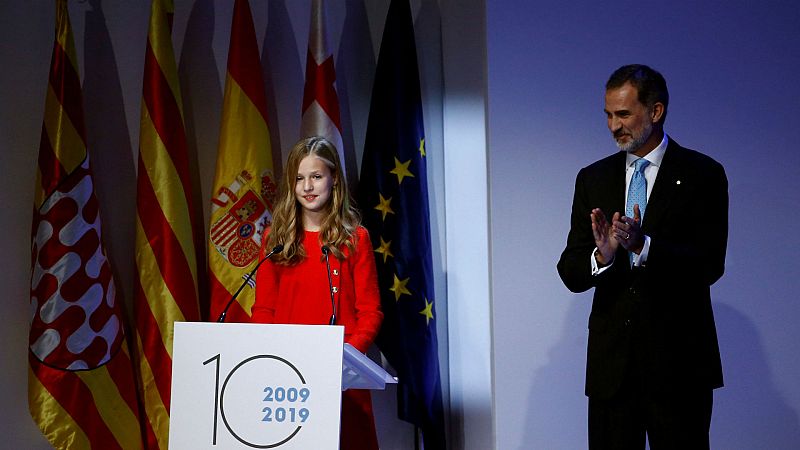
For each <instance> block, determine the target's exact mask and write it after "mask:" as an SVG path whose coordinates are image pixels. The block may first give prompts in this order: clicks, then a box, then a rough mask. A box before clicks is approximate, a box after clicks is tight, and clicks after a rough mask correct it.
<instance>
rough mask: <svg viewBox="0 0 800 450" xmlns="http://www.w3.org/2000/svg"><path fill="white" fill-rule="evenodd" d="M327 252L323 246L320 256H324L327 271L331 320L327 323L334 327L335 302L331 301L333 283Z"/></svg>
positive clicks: (328, 250)
mask: <svg viewBox="0 0 800 450" xmlns="http://www.w3.org/2000/svg"><path fill="white" fill-rule="evenodd" d="M328 252H330V249H329V248H328V246H327V245H323V246H322V254H323V255H325V267H327V269H328V291H330V293H331V320H329V321H328V325H334V324H335V323H336V301H335V300H334V299H333V281H332V280H331V264H330V262H328Z"/></svg>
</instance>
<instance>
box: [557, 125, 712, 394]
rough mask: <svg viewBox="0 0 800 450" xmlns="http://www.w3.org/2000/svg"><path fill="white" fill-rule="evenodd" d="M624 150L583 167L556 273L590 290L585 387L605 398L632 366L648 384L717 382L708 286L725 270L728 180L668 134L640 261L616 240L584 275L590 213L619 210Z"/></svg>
mask: <svg viewBox="0 0 800 450" xmlns="http://www.w3.org/2000/svg"><path fill="white" fill-rule="evenodd" d="M625 198H626V193H625V152H618V153H616V154H614V155H611V156H609V157H607V158H604V159H602V160H600V161H597V162H595V163H594V164H591V165H590V166H588V167H585V168H583V169H581V171H580V172H579V173H578V177H577V180H576V182H575V196H574V199H573V202H572V218H571V227H570V231H569V236H568V238H567V246H566V248H565V249H564V252H563V253H562V254H561V259H560V260H559V262H558V273H559V275H560V276H561V279H562V280H563V281H564V284H565V285H566V286H567V288H569V290H571V291H573V292H584V291H586V290H588V289H590V288H592V287H594V288H595V292H594V300H593V302H592V312H591V315H590V316H589V345H588V352H587V364H586V395H589V396H597V398H608V397H610V396H612V395H613V394H614V393H615V392H617V390H618V389H619V387H620V384H621V383H622V381H623V378H624V377H626V376H630V375H631V370H635V373H636V374H638V375H639V376H641V380H643V382H644V384H645V386H646V389H648V392H664V393H667V394H668V393H670V392H678V391H685V390H687V389H703V388H708V389H712V388H717V387H721V386H722V365H721V363H720V356H719V347H718V344H717V333H716V328H715V325H714V316H713V312H712V309H711V295H710V292H709V291H710V286H711V285H712V284H713V283H714V282H715V281H717V280H718V279H719V278H720V277H721V276H722V273H723V271H724V265H725V249H726V245H727V239H728V181H727V178H726V176H725V170H724V169H723V167H722V166H721V165H720V164H719V163H717V162H716V161H714V160H713V159H711V158H709V157H708V156H706V155H703V154H701V153H699V152H696V151H694V150H689V149H686V148H683V147H681V146H680V145H678V144H677V143H676V142H675V141H673V140H671V139H670V140H669V144H668V146H667V150H666V152H665V154H664V159H663V160H662V163H661V166H660V167H659V171H658V176H657V177H656V181H655V184H654V185H653V189H652V192H651V194H650V198H649V199H648V202H647V210H646V212H645V216H644V220H643V225H642V229H643V232H644V233H645V234H646V235H648V236H650V238H651V244H650V250H649V254H648V258H647V262H646V265H645V266H644V267H636V268H633V269H632V268H631V267H630V264H629V262H628V261H629V260H628V255H627V252H626V251H625V249H624V248H622V246H620V247H619V250H618V251H617V254H616V255H615V258H614V264H613V265H612V266H611V267H610V268H608V269H607V270H606V271H605V272H603V273H601V274H599V275H596V276H592V275H591V263H590V259H589V258H590V257H591V254H592V250H593V249H594V248H595V244H594V238H593V236H592V229H591V220H590V213H591V210H592V208H600V209H602V210H603V212H604V213H605V214H606V216H607V218H608V219H609V221H610V220H611V216H612V215H613V214H614V212H617V211H619V212H620V213H621V214H624V213H625Z"/></svg>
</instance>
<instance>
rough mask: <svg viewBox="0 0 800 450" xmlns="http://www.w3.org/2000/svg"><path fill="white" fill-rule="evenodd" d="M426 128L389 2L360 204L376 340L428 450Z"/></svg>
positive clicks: (430, 294) (409, 43) (432, 411)
mask: <svg viewBox="0 0 800 450" xmlns="http://www.w3.org/2000/svg"><path fill="white" fill-rule="evenodd" d="M426 164H427V163H426V155H425V130H424V127H423V122H422V99H421V95H420V87H419V70H418V68H417V51H416V46H415V42H414V26H413V23H412V19H411V7H410V6H409V3H408V0H392V2H391V4H390V6H389V13H388V15H387V18H386V27H385V28H384V31H383V39H382V41H381V49H380V54H379V56H378V65H377V70H376V75H375V84H374V85H373V88H372V103H371V105H370V113H369V121H368V124H367V136H366V142H365V145H364V157H363V161H362V165H361V177H360V184H359V189H358V191H359V206H360V207H361V210H362V213H363V216H364V224H365V226H366V227H367V229H368V230H369V233H370V236H371V238H372V245H373V247H374V248H375V257H376V263H377V267H378V279H379V283H380V288H381V303H382V307H383V312H384V314H385V318H384V321H383V326H382V327H381V332H380V335H379V336H378V339H377V343H378V346H379V347H380V349H381V351H382V352H383V354H384V356H386V359H387V360H388V361H389V363H390V364H391V365H392V367H394V368H395V370H397V374H398V378H399V386H398V397H399V398H398V403H399V412H398V413H399V416H400V418H401V419H403V420H405V421H408V422H411V423H413V424H415V425H416V426H417V427H419V428H420V429H421V430H422V435H423V443H424V446H425V450H437V449H442V450H443V449H444V448H445V438H444V420H443V412H442V393H441V379H440V377H439V356H438V347H437V340H436V322H435V321H434V319H435V318H434V302H435V298H434V289H433V270H432V262H431V235H430V220H429V208H428V183H427V176H426V173H427V169H426Z"/></svg>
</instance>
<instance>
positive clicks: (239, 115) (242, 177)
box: [208, 0, 277, 322]
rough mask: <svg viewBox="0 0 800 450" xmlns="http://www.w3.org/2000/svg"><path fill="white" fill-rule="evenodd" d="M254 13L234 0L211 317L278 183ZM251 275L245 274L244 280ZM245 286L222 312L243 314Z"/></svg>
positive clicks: (212, 249) (254, 244) (264, 221)
mask: <svg viewBox="0 0 800 450" xmlns="http://www.w3.org/2000/svg"><path fill="white" fill-rule="evenodd" d="M258 55H259V54H258V43H257V42H256V33H255V28H254V27H253V17H252V14H251V12H250V4H249V2H248V1H247V0H236V3H235V4H234V7H233V23H232V25H231V42H230V49H229V51H228V74H227V77H226V78H225V97H224V99H223V106H222V125H221V129H220V137H219V151H218V153H217V172H216V175H215V176H214V190H213V191H212V192H213V197H212V199H211V220H210V227H209V240H208V265H209V285H210V288H211V314H210V318H211V320H214V319H217V318H218V317H219V316H220V314H221V313H222V311H223V310H224V308H225V306H226V304H227V303H228V301H229V300H230V299H231V298H232V295H233V294H234V293H235V292H236V291H237V290H238V288H239V287H240V286H241V285H242V283H244V281H245V279H246V278H247V274H248V272H249V271H250V270H252V268H253V267H255V265H256V264H257V262H258V252H259V249H260V247H261V236H262V234H263V232H264V229H265V228H266V226H267V225H268V224H269V223H270V222H271V219H272V215H271V211H272V206H273V203H274V200H275V195H276V190H277V187H276V185H275V182H274V175H273V173H272V167H273V166H272V150H271V147H270V139H269V129H268V127H267V101H266V97H265V94H264V80H263V78H262V73H261V63H260V60H259V56H258ZM251 283H252V280H251ZM252 287H253V284H251V286H250V289H247V288H245V290H243V291H242V292H241V293H240V294H239V296H238V297H237V299H236V300H237V301H235V302H233V303H232V304H231V307H230V309H229V310H228V312H227V316H226V320H227V321H228V322H247V321H249V317H250V315H251V312H250V309H251V307H252V306H253V302H254V301H255V294H254V293H255V289H252Z"/></svg>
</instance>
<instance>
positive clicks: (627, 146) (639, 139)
mask: <svg viewBox="0 0 800 450" xmlns="http://www.w3.org/2000/svg"><path fill="white" fill-rule="evenodd" d="M651 134H653V124H652V122H649V121H648V122H645V125H644V127H643V128H642V129H641V130H639V133H636V132H633V131H632V132H631V140H630V141H628V142H626V143H622V142H620V141H619V140H618V139H617V138H616V137H614V142H616V143H617V147H619V149H620V150H622V151H624V152H628V153H634V152H636V150H639V148H641V146H642V145H644V143H645V142H647V140H648V139H650V135H651Z"/></svg>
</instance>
